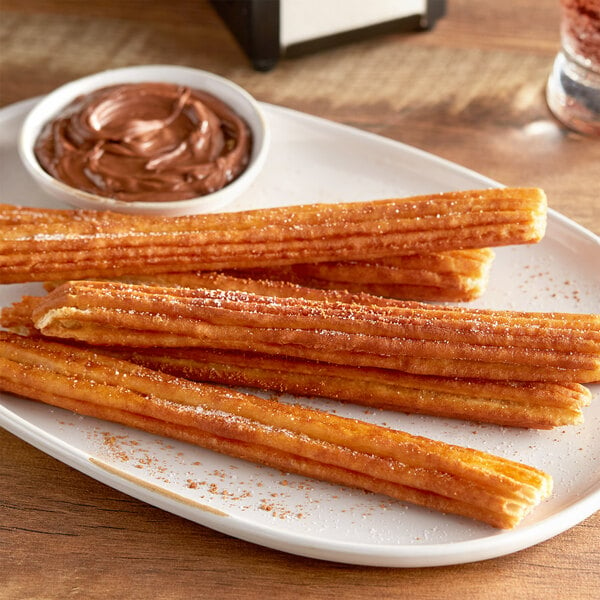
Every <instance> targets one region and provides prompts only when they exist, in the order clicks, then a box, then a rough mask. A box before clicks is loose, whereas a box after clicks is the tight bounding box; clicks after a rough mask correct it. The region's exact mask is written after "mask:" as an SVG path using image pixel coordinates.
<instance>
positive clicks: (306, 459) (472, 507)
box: [0, 333, 552, 528]
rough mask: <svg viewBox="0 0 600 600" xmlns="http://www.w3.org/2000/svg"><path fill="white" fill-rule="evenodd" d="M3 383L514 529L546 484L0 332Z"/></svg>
mask: <svg viewBox="0 0 600 600" xmlns="http://www.w3.org/2000/svg"><path fill="white" fill-rule="evenodd" d="M0 389H2V390H4V391H8V392H11V393H14V394H18V395H21V396H26V397H28V398H32V399H35V400H39V401H42V402H45V403H48V404H51V405H54V406H59V407H62V408H66V409H68V410H73V411H75V412H77V413H80V414H85V415H89V416H93V417H99V418H102V419H109V420H113V421H116V422H119V423H122V424H125V425H128V426H132V427H137V428H140V429H143V430H146V431H149V432H151V433H155V434H159V435H166V436H170V437H174V438H178V439H182V440H184V441H187V442H192V443H195V444H197V445H200V446H203V447H206V448H210V449H211V450H216V451H218V452H222V453H225V454H230V455H232V456H235V457H239V458H243V459H247V460H251V461H254V462H259V463H264V464H266V465H269V466H272V467H275V468H279V469H283V470H286V471H291V472H296V473H299V474H301V475H306V476H310V477H314V478H317V479H322V480H325V481H330V482H333V483H337V484H343V485H347V486H351V487H359V488H363V489H366V490H369V491H372V492H377V493H384V494H387V495H389V496H392V497H393V498H397V499H399V500H402V501H409V502H413V503H416V504H420V505H422V506H426V507H429V508H432V509H434V510H438V511H442V512H447V513H454V514H459V515H463V516H467V517H470V518H474V519H479V520H481V521H484V522H486V523H489V524H490V525H493V526H495V527H501V528H511V527H514V526H515V525H517V524H518V523H519V522H520V520H521V519H522V518H523V517H524V516H525V515H526V514H527V513H529V512H530V511H531V509H532V508H533V507H534V506H536V505H537V504H538V503H539V502H540V501H541V500H543V499H544V498H546V497H547V496H548V495H549V494H550V491H551V487H552V480H551V477H550V476H549V475H547V474H545V473H543V472H542V471H540V470H538V469H535V468H533V467H530V466H527V465H523V464H520V463H517V462H513V461H510V460H507V459H504V458H501V457H496V456H493V455H491V454H487V453H485V452H480V451H477V450H474V449H470V448H464V447H460V446H454V445H450V444H446V443H443V442H438V441H433V440H430V439H427V438H423V437H418V436H414V435H410V434H407V433H404V432H401V431H396V430H392V429H389V428H385V427H380V426H376V425H372V424H368V423H365V422H362V421H357V420H354V419H348V418H344V417H339V416H336V415H332V414H329V413H326V412H322V411H318V410H315V409H308V408H304V407H302V406H299V405H287V404H282V403H279V402H276V401H273V400H265V399H262V398H259V397H256V396H252V395H248V394H242V393H239V392H233V391H230V390H226V389H224V388H219V387H216V386H209V385H206V384H199V383H194V382H191V381H188V380H186V379H180V378H175V377H172V376H169V375H166V374H164V373H160V372H157V371H152V370H149V369H146V368H144V367H140V366H138V365H133V364H132V363H130V362H127V361H123V360H118V359H115V358H113V357H110V356H103V355H101V354H96V353H93V352H91V351H86V350H82V349H81V348H73V347H69V346H66V345H63V344H57V343H52V342H48V341H45V340H41V339H32V338H24V337H21V336H17V335H13V334H7V333H0Z"/></svg>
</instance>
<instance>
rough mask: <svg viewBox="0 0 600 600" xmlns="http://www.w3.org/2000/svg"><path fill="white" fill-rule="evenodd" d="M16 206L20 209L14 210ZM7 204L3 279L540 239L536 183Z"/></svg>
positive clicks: (281, 261)
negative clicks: (257, 198) (139, 206)
mask: <svg viewBox="0 0 600 600" xmlns="http://www.w3.org/2000/svg"><path fill="white" fill-rule="evenodd" d="M21 212H23V213H24V214H23V215H22V217H21V216H20V215H21ZM42 213H43V214H44V215H47V216H44V217H41V218H39V220H38V221H37V222H33V219H32V218H31V215H32V209H23V208H18V207H10V206H9V207H6V206H5V207H4V208H3V210H2V218H0V233H1V238H0V283H17V282H24V281H48V280H56V279H82V278H98V277H100V278H103V277H114V276H118V275H126V274H132V273H133V274H135V273H161V272H168V271H186V270H216V269H239V268H242V269H245V268H252V267H257V266H266V265H269V266H273V265H288V264H298V263H314V262H327V261H339V260H344V261H348V260H366V259H376V258H381V257H389V256H397V255H402V254H415V253H431V252H441V251H446V250H457V249H467V248H485V247H488V246H502V245H507V244H524V243H535V242H538V241H539V240H540V239H541V238H542V236H543V234H544V230H545V224H546V196H545V194H544V192H543V191H542V190H539V189H537V188H517V189H508V188H507V189H491V190H477V191H471V192H450V193H446V194H433V195H429V196H417V197H413V198H405V199H395V200H379V201H372V202H356V203H346V204H312V205H304V206H293V207H281V208H269V209H259V210H253V211H245V212H237V213H221V214H205V215H194V216H186V217H175V218H167V217H150V216H140V215H135V216H131V215H118V216H115V215H114V213H108V212H104V213H98V212H94V211H80V210H74V211H72V212H71V215H72V218H71V219H67V218H66V211H59V213H58V214H57V216H56V218H53V216H52V214H53V213H52V210H50V209H46V211H44V210H43V209H35V214H36V215H40V214H42Z"/></svg>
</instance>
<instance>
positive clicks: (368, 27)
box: [211, 0, 446, 71]
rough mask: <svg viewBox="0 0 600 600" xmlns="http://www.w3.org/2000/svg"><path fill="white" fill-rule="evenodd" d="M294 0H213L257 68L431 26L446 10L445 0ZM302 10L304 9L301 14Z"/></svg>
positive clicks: (259, 69) (267, 68)
mask: <svg viewBox="0 0 600 600" xmlns="http://www.w3.org/2000/svg"><path fill="white" fill-rule="evenodd" d="M293 2H294V0H211V3H212V5H213V6H214V8H215V9H216V11H217V12H218V13H219V15H220V16H221V18H222V19H223V20H224V21H225V23H226V24H227V26H228V27H229V29H230V30H231V32H232V33H233V34H234V36H235V37H236V38H237V40H238V42H239V43H240V45H241V46H242V48H243V50H244V51H245V52H246V54H247V55H248V57H249V58H250V61H251V62H252V65H253V66H254V68H255V69H256V70H257V71H269V70H270V69H272V68H273V67H274V66H275V65H276V64H277V61H278V60H279V58H281V57H282V56H286V57H294V56H300V55H302V54H308V53H311V52H315V51H317V50H322V49H324V48H330V47H333V46H338V45H341V44H345V43H348V42H353V41H357V40H361V39H365V38H368V37H372V36H374V35H379V34H385V33H396V32H399V31H419V30H421V31H424V30H428V29H431V28H432V27H433V26H434V25H435V23H436V21H437V20H438V19H440V18H441V17H443V16H444V15H445V13H446V0H413V1H412V2H397V1H396V2H393V3H392V2H388V3H387V7H383V8H382V5H378V4H377V3H373V2H371V3H370V4H369V3H368V2H365V0H357V2H356V5H355V8H354V11H352V6H351V5H350V4H351V3H350V2H349V0H343V1H342V2H338V1H337V0H320V1H317V0H312V1H309V0H302V1H300V0H296V3H295V4H293ZM328 3H329V4H328ZM378 10H380V13H379V14H377V11H378ZM299 11H303V14H302V15H301V16H302V18H300V19H298V12H299ZM332 11H335V14H332ZM294 13H295V14H294ZM306 15H308V18H305V17H306ZM332 17H333V18H332ZM299 25H300V27H299ZM303 28H304V30H303ZM315 32H317V33H315Z"/></svg>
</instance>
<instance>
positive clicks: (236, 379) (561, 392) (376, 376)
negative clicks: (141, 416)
mask: <svg viewBox="0 0 600 600" xmlns="http://www.w3.org/2000/svg"><path fill="white" fill-rule="evenodd" d="M112 351H113V352H116V354H117V355H118V356H122V357H124V358H126V359H127V360H130V361H132V362H135V363H137V364H141V365H144V366H146V367H149V368H151V369H156V370H159V371H164V372H165V373H171V374H172V375H177V376H179V377H185V378H187V379H193V380H195V381H206V382H212V383H218V384H226V385H230V386H249V387H254V388H257V389H263V390H274V391H277V392H282V393H289V394H297V395H300V396H323V397H326V398H332V399H335V400H342V401H346V402H352V403H354V404H359V405H362V406H369V407H373V408H383V409H387V410H395V411H402V412H407V413H419V414H427V415H434V416H437V417H450V418H455V419H468V420H471V421H478V422H482V423H493V424H496V425H503V426H507V427H527V428H532V429H533V428H535V429H551V428H553V427H559V426H564V425H575V424H579V423H581V422H582V421H583V417H582V408H583V407H585V406H588V405H589V403H590V400H591V393H590V391H589V390H588V389H586V388H585V387H583V386H582V385H580V384H578V383H571V384H562V383H543V382H510V381H488V380H483V379H451V378H444V377H434V376H431V375H410V374H408V373H402V372H400V371H391V370H386V369H375V368H367V367H346V366H342V365H333V364H330V363H323V362H321V363H317V362H313V361H306V360H299V359H293V358H287V357H281V356H271V355H267V354H258V353H255V352H236V351H219V350H205V349H196V348H194V349H176V348H173V349H136V350H126V349H125V350H124V349H113V350H112Z"/></svg>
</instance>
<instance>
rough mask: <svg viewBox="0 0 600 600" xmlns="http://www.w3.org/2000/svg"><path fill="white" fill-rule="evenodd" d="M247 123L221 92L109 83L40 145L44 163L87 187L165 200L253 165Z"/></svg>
mask: <svg viewBox="0 0 600 600" xmlns="http://www.w3.org/2000/svg"><path fill="white" fill-rule="evenodd" d="M251 143H252V140H251V133H250V130H249V128H248V126H247V124H246V123H245V122H244V121H243V120H242V119H241V118H240V117H239V116H238V115H237V114H236V113H235V112H233V110H232V109H231V108H230V107H229V106H227V105H226V104H225V103H224V102H222V101H221V100H219V99H217V98H215V97H214V96H212V95H210V94H208V93H206V92H203V91H200V90H194V89H190V88H187V87H183V86H178V85H175V84H166V83H135V84H123V85H114V86H109V87H105V88H102V89H99V90H96V91H94V92H92V93H90V94H85V95H83V96H80V97H79V98H76V99H75V100H74V101H73V102H72V103H71V104H69V105H68V106H67V107H66V108H65V109H64V110H63V111H62V112H61V113H60V114H59V115H58V116H57V117H56V118H55V119H54V120H52V121H51V122H49V123H47V124H46V126H45V127H44V129H43V131H42V133H41V134H40V137H39V138H38V140H37V142H36V146H35V154H36V157H37V159H38V161H39V162H40V164H41V165H42V167H43V168H44V169H45V170H46V171H47V172H48V173H50V174H51V175H52V176H54V177H55V178H56V179H59V180H61V181H63V182H64V183H67V184H68V185H70V186H72V187H75V188H78V189H80V190H83V191H86V192H91V193H93V194H98V195H100V196H106V197H109V198H117V199H119V200H124V201H128V202H136V201H144V202H164V201H171V200H183V199H186V198H193V197H196V196H203V195H206V194H209V193H211V192H214V191H216V190H219V189H221V188H222V187H224V186H225V185H227V184H228V183H230V182H231V181H233V180H234V179H235V178H236V177H237V176H238V175H240V173H241V172H242V171H243V170H244V169H245V168H246V166H247V164H248V160H249V156H250V148H251Z"/></svg>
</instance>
